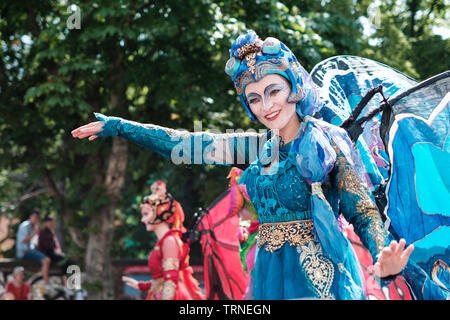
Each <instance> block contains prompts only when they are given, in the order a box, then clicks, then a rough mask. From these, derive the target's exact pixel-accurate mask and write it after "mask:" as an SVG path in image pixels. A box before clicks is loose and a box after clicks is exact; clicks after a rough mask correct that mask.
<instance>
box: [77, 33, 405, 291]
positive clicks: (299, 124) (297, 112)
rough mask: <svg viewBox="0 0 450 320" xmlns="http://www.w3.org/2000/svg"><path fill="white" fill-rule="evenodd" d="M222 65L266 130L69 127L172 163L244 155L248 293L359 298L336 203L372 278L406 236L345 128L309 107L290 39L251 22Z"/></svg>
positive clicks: (390, 269) (401, 262) (313, 97)
mask: <svg viewBox="0 0 450 320" xmlns="http://www.w3.org/2000/svg"><path fill="white" fill-rule="evenodd" d="M225 71H226V72H227V74H229V75H230V76H231V78H232V80H233V82H234V85H235V88H236V91H237V93H238V95H239V97H240V100H241V102H242V104H243V106H244V108H245V110H246V112H247V113H248V114H249V116H250V118H251V119H252V120H258V121H260V122H261V123H263V124H264V125H265V126H266V127H267V128H268V129H270V132H269V134H268V135H258V134H256V133H246V134H211V133H208V132H195V133H189V132H185V131H177V130H173V129H168V128H164V127H160V126H156V125H151V124H140V123H137V122H132V121H127V120H124V119H121V118H116V117H106V116H104V115H101V114H96V117H97V118H98V120H100V121H97V122H93V123H90V124H87V125H85V126H82V127H80V128H78V129H76V130H74V131H72V135H73V136H74V137H76V138H86V137H89V140H94V139H95V138H97V137H103V136H120V137H123V138H126V139H129V140H131V141H134V142H136V143H138V144H140V145H142V146H145V147H147V148H149V149H151V150H153V151H155V152H158V153H159V154H161V155H163V156H166V157H168V158H171V159H172V161H173V162H174V163H176V164H179V163H198V164H221V165H235V164H237V163H238V164H239V163H241V164H242V163H250V166H249V167H248V168H247V169H246V170H245V172H244V174H243V175H242V177H241V179H240V181H239V183H240V184H245V185H246V187H247V191H248V194H249V197H250V200H251V201H252V203H253V205H254V207H255V208H256V210H257V212H258V215H259V222H260V228H259V239H258V248H259V250H258V252H257V258H256V262H255V267H254V270H253V277H254V278H253V283H254V287H253V299H302V298H312V299H315V298H318V299H364V293H363V288H362V283H361V278H362V276H361V272H360V267H359V263H358V261H357V258H356V256H355V254H354V252H353V250H352V247H351V245H350V243H349V241H348V240H347V239H346V238H345V237H344V236H343V235H342V233H341V232H340V230H339V227H338V222H337V218H338V216H339V214H340V213H342V214H343V216H344V217H345V219H346V220H347V221H349V222H350V223H352V224H353V226H354V228H355V232H356V233H357V234H358V236H359V237H360V239H361V241H362V242H363V244H364V245H365V246H366V247H367V248H368V249H369V250H370V252H371V254H372V256H373V260H374V261H377V262H376V263H375V268H376V270H377V273H378V275H379V276H380V278H381V279H387V280H389V279H392V277H393V276H395V275H396V274H399V273H400V272H401V271H402V270H403V268H404V267H405V266H406V264H407V262H408V258H409V255H410V254H411V252H412V250H413V246H408V247H407V248H406V249H405V250H404V248H405V241H404V240H403V239H402V240H400V241H398V242H396V241H391V239H392V238H391V237H390V235H389V233H388V232H387V230H386V229H385V227H384V224H383V222H382V219H381V216H380V214H379V212H378V210H377V207H376V205H375V201H374V199H373V196H372V194H371V192H370V191H369V189H368V187H367V182H366V180H365V177H364V172H363V168H364V167H363V165H362V163H361V160H360V157H359V153H358V150H357V149H356V148H355V147H353V144H352V142H351V141H350V139H349V137H348V135H347V133H346V131H344V130H343V129H341V128H339V127H336V126H334V125H332V124H330V123H327V122H325V121H321V120H318V119H315V118H313V117H312V116H313V115H314V114H315V113H316V112H317V111H318V110H320V108H321V107H322V105H321V102H320V100H319V97H318V94H317V92H316V90H315V88H314V87H313V85H312V82H311V78H310V77H309V75H308V73H307V72H306V71H305V70H304V69H303V67H302V66H301V65H300V64H299V62H298V61H297V59H296V58H295V56H294V55H293V53H292V52H291V51H290V50H289V48H287V47H286V46H285V45H284V44H283V43H281V42H280V41H279V40H277V39H275V38H267V39H266V40H265V41H262V40H261V39H259V37H258V36H257V35H256V34H255V33H254V32H253V31H250V32H248V33H247V34H244V35H241V36H240V37H238V38H237V39H236V40H235V42H234V43H233V45H232V47H231V49H230V60H229V61H228V62H227V65H226V68H225Z"/></svg>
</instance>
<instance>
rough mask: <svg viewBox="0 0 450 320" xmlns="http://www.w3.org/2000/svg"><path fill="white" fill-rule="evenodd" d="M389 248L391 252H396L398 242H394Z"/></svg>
mask: <svg viewBox="0 0 450 320" xmlns="http://www.w3.org/2000/svg"><path fill="white" fill-rule="evenodd" d="M389 248H390V249H391V252H395V249H396V248H397V241H395V240H392V241H391V244H390V245H389Z"/></svg>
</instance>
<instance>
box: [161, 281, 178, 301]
mask: <svg viewBox="0 0 450 320" xmlns="http://www.w3.org/2000/svg"><path fill="white" fill-rule="evenodd" d="M176 290H177V284H176V283H175V282H173V281H172V280H167V281H164V285H163V289H162V294H161V295H162V299H163V300H172V299H173V297H174V296H175V292H176Z"/></svg>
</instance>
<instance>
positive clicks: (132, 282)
mask: <svg viewBox="0 0 450 320" xmlns="http://www.w3.org/2000/svg"><path fill="white" fill-rule="evenodd" d="M122 281H123V282H125V284H126V285H127V286H129V287H131V288H133V289H136V290H139V281H137V280H136V279H133V278H130V277H125V276H124V277H122Z"/></svg>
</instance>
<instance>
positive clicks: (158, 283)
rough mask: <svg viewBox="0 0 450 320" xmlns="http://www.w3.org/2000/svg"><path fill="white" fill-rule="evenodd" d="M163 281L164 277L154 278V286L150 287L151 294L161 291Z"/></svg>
mask: <svg viewBox="0 0 450 320" xmlns="http://www.w3.org/2000/svg"><path fill="white" fill-rule="evenodd" d="M163 283H164V279H163V278H158V279H153V280H152V286H151V287H150V296H154V295H155V294H156V293H158V292H159V291H161V289H162V286H163Z"/></svg>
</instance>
